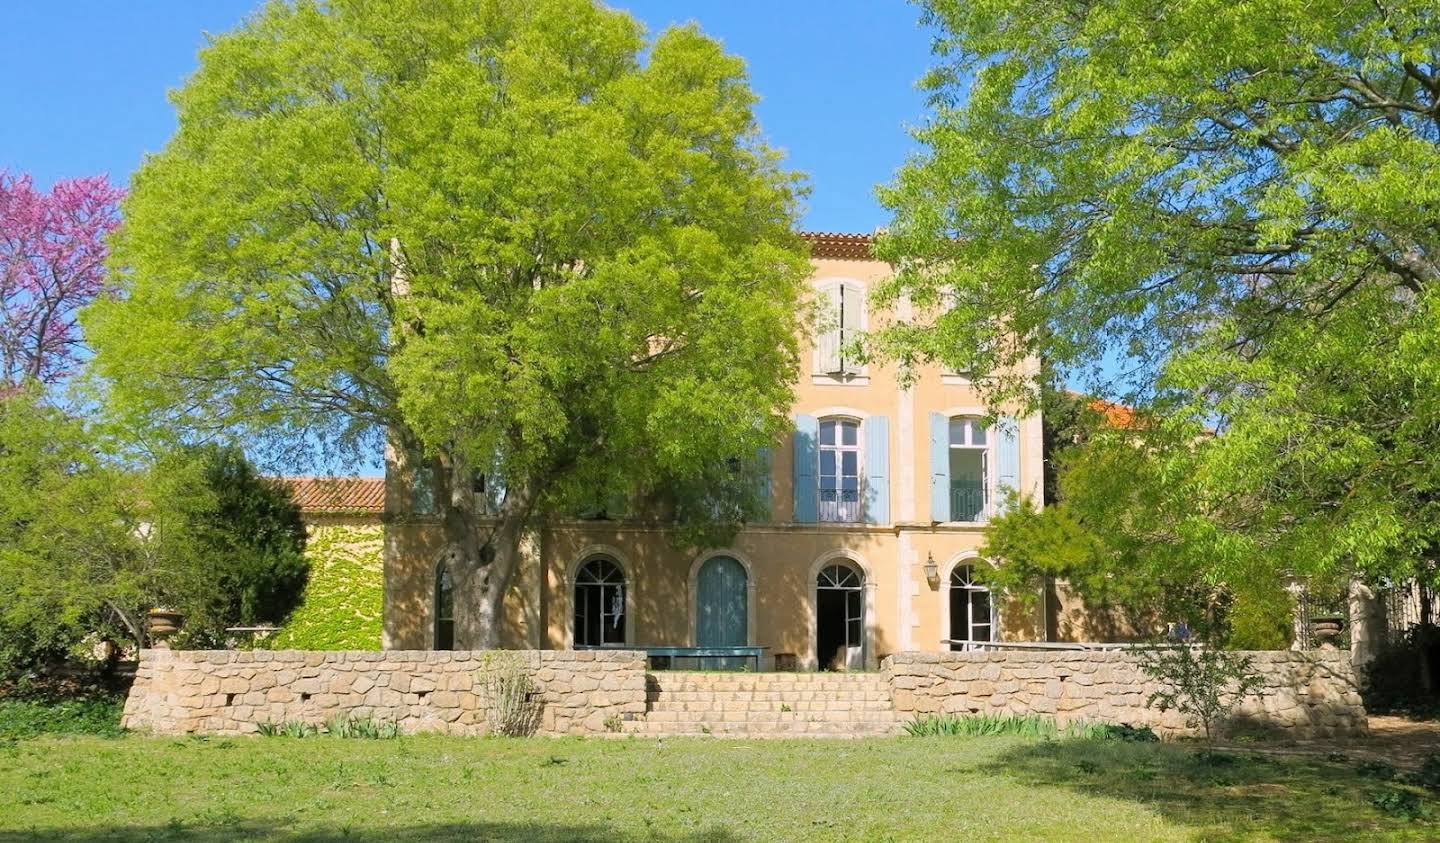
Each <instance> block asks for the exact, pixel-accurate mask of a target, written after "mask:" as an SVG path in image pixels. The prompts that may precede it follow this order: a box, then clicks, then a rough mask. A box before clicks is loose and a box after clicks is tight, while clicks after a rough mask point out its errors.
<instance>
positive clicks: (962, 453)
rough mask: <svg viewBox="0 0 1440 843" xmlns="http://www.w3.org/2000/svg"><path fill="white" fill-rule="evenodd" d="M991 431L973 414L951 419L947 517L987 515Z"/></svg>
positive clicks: (980, 518) (960, 518) (979, 517)
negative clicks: (948, 510)
mask: <svg viewBox="0 0 1440 843" xmlns="http://www.w3.org/2000/svg"><path fill="white" fill-rule="evenodd" d="M990 438H991V437H990V431H989V430H988V429H987V428H986V427H985V420H984V419H981V418H977V417H975V416H955V417H954V418H952V419H950V520H951V521H972V522H974V521H984V520H986V519H987V518H988V517H989V515H990Z"/></svg>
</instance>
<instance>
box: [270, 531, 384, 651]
mask: <svg viewBox="0 0 1440 843" xmlns="http://www.w3.org/2000/svg"><path fill="white" fill-rule="evenodd" d="M384 542H385V530H384V527H382V526H380V525H378V524H377V525H368V526H360V527H352V526H332V525H320V526H316V527H314V528H313V529H312V530H311V533H310V537H309V539H308V540H307V542H306V545H305V558H306V559H307V560H308V562H309V564H310V577H309V580H308V581H307V582H306V584H305V593H304V596H303V597H302V598H301V600H300V605H299V606H298V607H296V609H295V611H294V612H292V613H290V616H289V617H288V618H286V619H285V623H284V625H283V626H282V627H281V628H280V630H279V631H278V632H276V633H275V634H274V635H272V636H270V637H269V638H267V639H265V640H264V641H263V642H262V645H263V646H265V647H267V648H268V649H272V650H378V649H380V635H381V632H382V629H383V622H382V611H383V609H384V603H385V585H384V571H383V569H382V562H381V552H382V550H383V549H384Z"/></svg>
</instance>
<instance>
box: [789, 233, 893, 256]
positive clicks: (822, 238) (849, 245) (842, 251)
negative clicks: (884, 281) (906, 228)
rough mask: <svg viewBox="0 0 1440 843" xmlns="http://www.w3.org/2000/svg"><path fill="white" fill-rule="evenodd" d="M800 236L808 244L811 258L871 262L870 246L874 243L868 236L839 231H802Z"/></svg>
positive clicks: (873, 239) (872, 238) (871, 237)
mask: <svg viewBox="0 0 1440 843" xmlns="http://www.w3.org/2000/svg"><path fill="white" fill-rule="evenodd" d="M800 236H801V237H803V238H805V241H806V242H808V243H809V244H810V256H811V257H816V258H836V259H839V260H852V261H863V260H871V255H870V246H871V245H872V244H873V243H874V242H875V238H874V237H873V236H871V235H869V234H846V233H844V232H839V231H802V232H800Z"/></svg>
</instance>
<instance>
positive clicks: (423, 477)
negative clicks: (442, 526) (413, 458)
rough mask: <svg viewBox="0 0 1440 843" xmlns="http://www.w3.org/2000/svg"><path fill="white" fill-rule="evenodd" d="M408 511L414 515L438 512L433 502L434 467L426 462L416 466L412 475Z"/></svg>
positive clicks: (434, 501)
mask: <svg viewBox="0 0 1440 843" xmlns="http://www.w3.org/2000/svg"><path fill="white" fill-rule="evenodd" d="M410 511H411V512H413V513H415V514H416V515H434V514H435V513H436V512H438V511H439V509H438V507H437V506H436V500H435V467H434V466H432V465H430V464H429V463H428V462H425V463H422V464H420V465H417V466H416V467H415V473H414V474H413V475H412V481H411V486H410Z"/></svg>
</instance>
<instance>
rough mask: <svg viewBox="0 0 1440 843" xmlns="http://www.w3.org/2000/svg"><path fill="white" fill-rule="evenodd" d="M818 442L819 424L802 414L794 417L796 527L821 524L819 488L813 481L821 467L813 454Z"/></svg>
mask: <svg viewBox="0 0 1440 843" xmlns="http://www.w3.org/2000/svg"><path fill="white" fill-rule="evenodd" d="M819 441H820V422H819V420H818V419H816V418H815V417H814V416H807V415H804V414H803V413H802V414H800V415H797V416H795V471H794V478H795V521H796V523H799V524H814V523H815V522H817V521H819V520H820V485H819V481H817V480H816V479H815V471H816V469H818V468H819V467H820V455H819V454H818V453H816V450H815V448H816V443H817V442H819Z"/></svg>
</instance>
